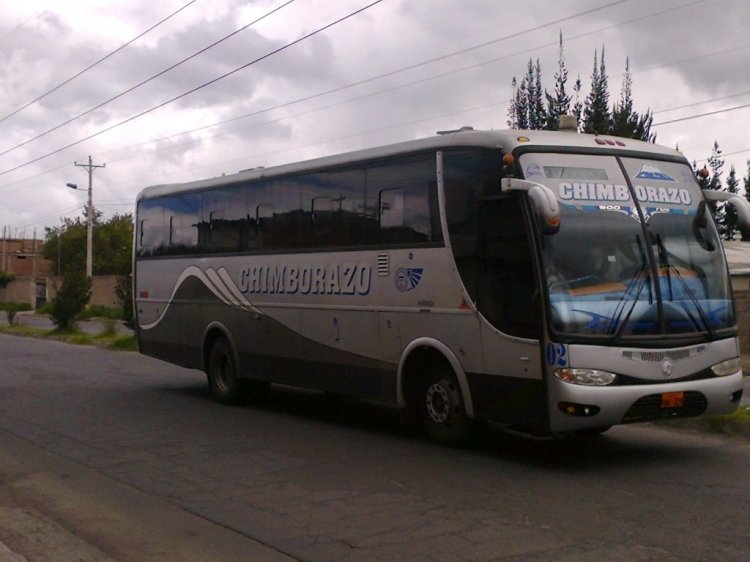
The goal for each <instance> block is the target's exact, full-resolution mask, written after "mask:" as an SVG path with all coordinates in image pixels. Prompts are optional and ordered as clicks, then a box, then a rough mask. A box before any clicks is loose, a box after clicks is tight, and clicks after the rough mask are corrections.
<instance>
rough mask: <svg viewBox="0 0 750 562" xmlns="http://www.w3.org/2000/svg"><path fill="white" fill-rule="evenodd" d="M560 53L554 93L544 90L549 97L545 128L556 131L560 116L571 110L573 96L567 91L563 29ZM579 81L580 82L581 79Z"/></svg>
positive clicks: (547, 97) (545, 95)
mask: <svg viewBox="0 0 750 562" xmlns="http://www.w3.org/2000/svg"><path fill="white" fill-rule="evenodd" d="M558 53H559V54H558V57H557V72H556V73H555V92H554V95H551V94H549V93H548V92H547V91H546V90H545V91H544V97H545V98H546V99H547V126H546V127H545V128H546V129H547V130H549V131H556V130H557V128H558V126H559V123H560V116H561V115H565V114H567V113H569V112H570V101H571V97H570V95H568V93H567V92H566V91H565V84H566V83H567V82H568V69H567V68H566V67H565V51H564V50H563V35H562V30H560V46H559V50H558ZM578 82H580V79H579V80H578Z"/></svg>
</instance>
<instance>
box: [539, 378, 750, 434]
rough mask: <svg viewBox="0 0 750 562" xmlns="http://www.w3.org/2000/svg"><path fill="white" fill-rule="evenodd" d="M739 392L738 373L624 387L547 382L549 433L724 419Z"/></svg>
mask: <svg viewBox="0 0 750 562" xmlns="http://www.w3.org/2000/svg"><path fill="white" fill-rule="evenodd" d="M742 389H743V377H742V371H738V372H736V373H734V374H732V375H727V376H725V377H716V378H712V379H702V380H693V381H685V382H668V383H664V384H647V385H628V386H600V387H594V386H581V385H577V384H570V383H566V382H563V381H561V380H558V379H552V380H551V381H550V383H549V395H548V396H549V410H550V431H551V432H552V433H568V432H574V431H580V430H586V429H594V428H603V427H608V426H611V425H617V424H621V423H636V422H645V421H653V420H657V419H669V418H681V417H695V416H700V415H721V414H729V413H732V412H733V411H734V410H736V409H737V406H739V403H740V399H741V397H742Z"/></svg>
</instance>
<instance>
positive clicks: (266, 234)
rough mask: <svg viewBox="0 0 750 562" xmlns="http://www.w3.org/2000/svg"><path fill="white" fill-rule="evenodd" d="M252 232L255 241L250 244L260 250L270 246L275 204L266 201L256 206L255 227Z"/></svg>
mask: <svg viewBox="0 0 750 562" xmlns="http://www.w3.org/2000/svg"><path fill="white" fill-rule="evenodd" d="M251 232H252V233H253V234H254V236H253V242H254V243H253V244H248V246H250V247H251V248H253V249H258V250H261V249H263V248H265V247H268V244H269V242H270V241H271V240H272V239H273V205H270V204H268V203H266V204H263V205H258V206H257V207H255V228H254V229H253V230H252V231H251Z"/></svg>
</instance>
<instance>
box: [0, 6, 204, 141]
mask: <svg viewBox="0 0 750 562" xmlns="http://www.w3.org/2000/svg"><path fill="white" fill-rule="evenodd" d="M197 1H198V0H190V2H188V3H187V4H185V5H184V6H183V7H182V8H179V9H178V10H176V11H174V12H172V13H171V14H169V15H168V16H167V17H166V18H164V19H163V20H161V21H160V22H158V23H155V24H154V25H152V26H151V27H149V28H148V29H147V30H146V31H144V32H143V33H141V34H139V35H138V36H136V37H133V39H131V40H130V41H128V42H127V43H124V44H123V45H121V46H120V47H118V48H117V49H115V50H114V51H112V52H111V53H109V54H108V55H105V56H103V57H102V58H100V59H99V60H98V61H96V62H94V63H92V64H90V65H89V66H87V67H86V68H84V69H83V70H81V71H80V72H78V73H77V74H74V75H73V76H71V77H70V78H68V79H67V80H64V81H62V82H60V83H59V84H58V85H57V86H55V87H54V88H51V89H50V90H47V91H46V92H45V93H43V94H42V95H41V96H38V97H36V98H34V99H33V100H31V101H30V102H27V103H25V104H24V105H22V106H21V107H19V108H18V109H16V110H15V111H12V112H11V113H9V114H8V115H6V116H5V117H0V123H2V122H3V121H5V120H6V119H9V118H10V117H13V116H14V115H16V114H17V113H19V112H21V111H23V110H24V109H26V108H27V107H29V106H30V105H33V104H35V103H36V102H38V101H39V100H41V99H44V98H46V97H47V96H48V95H50V94H51V93H52V92H56V91H57V90H59V89H60V88H62V87H63V86H65V85H66V84H69V83H70V82H72V81H73V80H75V79H76V78H78V77H79V76H81V75H82V74H84V73H86V72H88V71H89V70H91V69H92V68H94V67H95V66H96V65H98V64H100V63H102V62H104V61H105V60H107V59H108V58H110V57H111V56H113V55H115V54H117V53H119V52H120V51H122V50H123V49H124V48H125V47H127V46H128V45H130V44H132V43H133V42H135V41H137V40H138V39H140V38H141V37H143V36H144V35H146V34H147V33H149V32H151V31H153V30H154V29H156V28H157V27H159V26H160V25H161V24H163V23H164V22H165V21H167V20H169V19H170V18H172V17H174V16H176V15H177V14H179V13H180V12H181V11H182V10H184V9H185V8H187V7H188V6H190V5H191V4H194V3H195V2H197ZM27 21H28V20H27ZM24 23H25V22H24ZM22 25H23V24H22ZM14 31H15V30H14ZM11 33H12V32H11ZM53 130H54V129H53ZM48 132H50V131H48ZM45 134H46V133H45ZM36 138H38V137H36ZM31 140H34V139H31ZM28 142H30V141H28ZM24 144H26V143H24ZM20 146H23V145H20ZM15 148H17V147H15ZM11 150H14V149H11ZM8 152H10V151H8ZM3 154H5V152H3Z"/></svg>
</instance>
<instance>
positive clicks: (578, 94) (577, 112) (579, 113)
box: [571, 75, 583, 130]
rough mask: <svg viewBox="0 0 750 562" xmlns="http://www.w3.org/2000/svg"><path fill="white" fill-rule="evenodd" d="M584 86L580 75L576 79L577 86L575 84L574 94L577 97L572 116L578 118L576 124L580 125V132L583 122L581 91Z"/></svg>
mask: <svg viewBox="0 0 750 562" xmlns="http://www.w3.org/2000/svg"><path fill="white" fill-rule="evenodd" d="M582 89H583V84H582V83H581V77H580V75H579V76H578V77H576V81H575V84H573V94H574V95H575V102H574V103H573V109H572V111H571V113H572V115H573V116H574V117H575V118H576V123H578V124H579V126H578V129H579V130H580V123H581V121H583V102H582V101H581V90H582Z"/></svg>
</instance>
